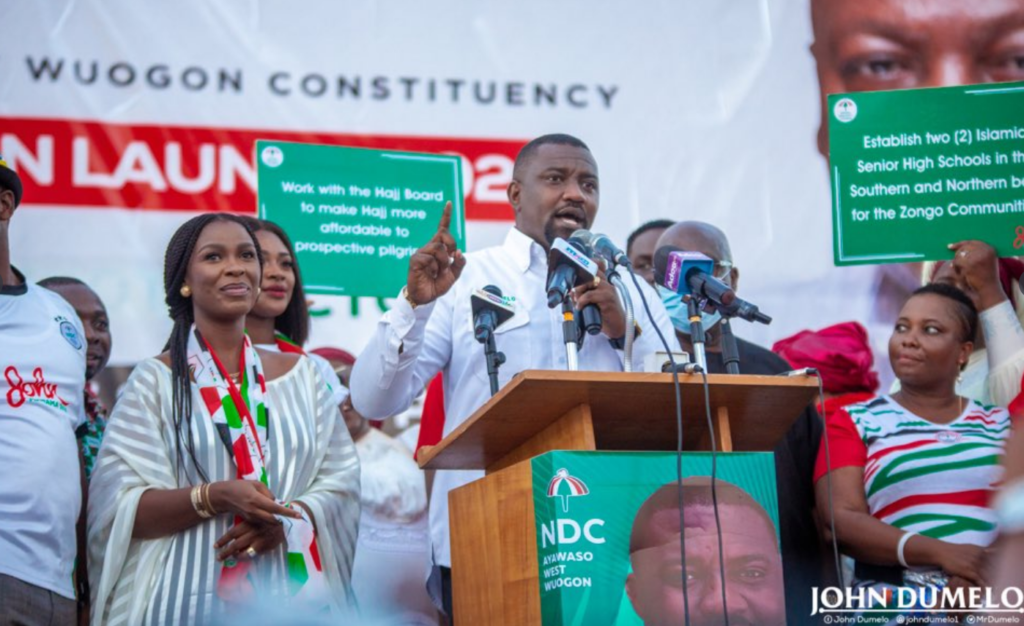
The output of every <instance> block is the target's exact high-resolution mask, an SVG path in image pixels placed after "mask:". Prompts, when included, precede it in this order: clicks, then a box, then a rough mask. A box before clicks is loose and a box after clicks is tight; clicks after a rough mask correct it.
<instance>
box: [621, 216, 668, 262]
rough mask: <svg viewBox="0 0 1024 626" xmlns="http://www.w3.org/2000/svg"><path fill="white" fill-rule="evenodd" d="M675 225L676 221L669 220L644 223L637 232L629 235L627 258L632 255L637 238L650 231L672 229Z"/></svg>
mask: <svg viewBox="0 0 1024 626" xmlns="http://www.w3.org/2000/svg"><path fill="white" fill-rule="evenodd" d="M673 224H675V221H673V220H667V219H657V220H651V221H649V222H644V223H643V224H640V226H639V227H638V228H637V229H636V230H634V231H633V232H631V233H629V237H628V238H627V239H626V256H629V255H630V253H632V251H633V242H634V241H636V238H637V237H639V236H640V235H642V234H644V233H646V232H647V231H649V230H665V229H666V228H669V227H671V226H672V225H673Z"/></svg>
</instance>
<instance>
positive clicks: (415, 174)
mask: <svg viewBox="0 0 1024 626" xmlns="http://www.w3.org/2000/svg"><path fill="white" fill-rule="evenodd" d="M256 163H257V168H256V171H257V181H258V182H257V190H258V192H257V196H258V200H257V202H258V204H259V216H260V217H261V218H263V219H267V220H270V221H272V222H276V223H277V224H278V225H280V226H281V227H282V228H283V229H284V230H285V232H287V233H288V236H289V237H290V238H291V239H292V243H293V245H294V247H295V254H296V256H297V257H298V262H299V266H300V267H301V269H302V278H303V282H304V284H305V288H306V291H307V292H308V293H312V294H317V293H320V294H334V295H347V296H371V297H393V296H395V295H396V294H397V293H398V291H399V290H400V289H401V288H402V285H404V284H405V281H406V275H407V272H408V267H409V257H410V256H411V255H412V254H413V253H414V252H415V251H416V250H417V249H418V248H420V247H421V246H423V245H424V244H425V243H427V241H428V240H429V239H430V238H431V237H433V235H434V233H435V232H436V231H437V226H438V222H439V221H440V219H441V213H442V211H443V210H444V206H445V203H446V202H451V203H452V221H451V229H450V230H451V233H452V236H453V237H454V238H455V240H456V242H457V245H458V246H459V248H460V249H462V250H465V241H466V238H465V212H464V207H463V194H462V182H461V164H460V163H459V158H458V157H456V156H450V155H440V154H419V153H411V152H396V151H392V150H369V149H365V148H349V147H343V146H325V145H313V144H302V143H289V142H283V141H262V140H261V141H257V142H256Z"/></svg>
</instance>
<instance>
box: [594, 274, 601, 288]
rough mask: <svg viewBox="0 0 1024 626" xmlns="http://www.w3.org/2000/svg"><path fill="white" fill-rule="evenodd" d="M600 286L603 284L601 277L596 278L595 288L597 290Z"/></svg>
mask: <svg viewBox="0 0 1024 626" xmlns="http://www.w3.org/2000/svg"><path fill="white" fill-rule="evenodd" d="M600 284H601V277H600V276H595V277H594V288H595V289H596V288H597V287H598V286H599V285H600Z"/></svg>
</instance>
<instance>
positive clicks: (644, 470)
mask: <svg viewBox="0 0 1024 626" xmlns="http://www.w3.org/2000/svg"><path fill="white" fill-rule="evenodd" d="M531 463H532V475H533V502H534V513H535V522H536V532H537V561H538V563H537V564H538V567H539V569H540V581H539V582H540V597H541V615H542V624H544V626H582V625H586V626H601V625H615V626H626V625H629V626H634V625H635V626H642V625H643V624H644V622H645V621H646V622H647V623H652V624H653V623H678V624H681V623H683V594H682V576H683V569H682V565H681V563H682V557H681V553H680V536H681V534H682V533H681V528H680V522H679V507H678V502H679V501H678V490H677V486H676V485H677V483H676V455H675V454H672V453H664V452H549V453H546V454H543V455H540V456H538V457H535V458H534V459H533V460H532V461H531ZM710 474H711V455H710V454H709V453H686V454H685V455H684V461H683V476H684V494H685V496H684V511H685V513H684V518H683V519H684V520H685V526H686V532H685V536H686V550H687V572H688V576H689V583H688V584H687V593H688V597H689V602H688V604H689V607H690V615H691V619H692V620H693V621H694V622H699V621H700V620H699V619H698V618H699V617H700V615H699V613H700V611H702V610H706V607H707V606H709V600H710V605H715V606H718V607H719V608H718V611H719V612H718V615H721V609H720V606H721V605H720V600H718V601H717V604H716V600H715V598H717V596H711V597H706V594H709V593H710V594H720V590H719V587H718V585H717V580H718V578H719V567H718V563H719V560H718V549H717V537H718V535H717V530H716V526H715V521H714V515H713V508H712V506H711V495H710V494H711V492H710V488H709V483H710V481H709V480H708V478H707V477H708V476H710ZM717 478H718V480H717V483H716V490H717V496H718V504H719V512H720V516H719V517H720V521H721V523H722V538H723V551H724V554H725V561H724V562H725V570H726V577H727V579H728V581H729V582H728V584H729V585H743V586H744V595H745V597H746V598H748V601H749V602H754V603H755V604H757V607H756V612H755V614H756V615H757V616H758V619H759V620H760V621H761V622H762V623H765V624H785V619H786V615H785V599H784V592H783V577H782V557H781V553H780V549H779V533H778V497H777V493H776V484H775V462H774V458H773V456H772V453H770V452H750V453H746V452H733V453H728V454H720V455H719V456H718V471H717ZM702 606H703V607H705V608H704V609H702V608H701V607H702ZM638 613H642V614H644V615H643V617H641V615H639V614H638Z"/></svg>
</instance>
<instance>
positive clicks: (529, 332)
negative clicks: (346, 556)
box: [352, 135, 678, 615]
mask: <svg viewBox="0 0 1024 626" xmlns="http://www.w3.org/2000/svg"><path fill="white" fill-rule="evenodd" d="M599 189H600V188H599V184H598V175H597V164H596V163H595V161H594V157H593V156H592V155H591V153H590V149H589V148H588V147H587V146H586V144H584V143H583V142H582V141H580V140H579V139H576V138H575V137H572V136H569V135H544V136H542V137H538V138H537V139H534V140H533V141H531V142H529V143H528V144H526V145H525V146H524V147H523V149H522V150H521V151H520V152H519V155H518V156H517V157H516V162H515V167H514V169H513V172H512V182H511V183H509V186H508V199H509V203H510V204H511V205H512V208H513V209H515V227H514V228H512V230H510V231H509V233H508V236H507V237H506V238H505V242H504V244H502V245H500V246H495V247H491V248H486V249H484V250H479V251H477V252H473V253H469V254H466V255H463V254H462V252H460V251H459V250H457V249H456V247H455V240H454V238H452V236H451V234H450V233H449V232H448V226H449V222H450V220H451V207H450V206H448V207H445V212H444V215H443V216H442V218H441V224H440V226H439V228H438V231H437V233H436V234H435V235H434V237H433V238H432V239H431V240H430V241H429V242H428V243H427V244H426V245H425V246H423V247H422V248H420V249H419V250H417V251H416V253H415V254H414V255H413V256H412V257H411V258H410V259H409V275H408V281H407V283H406V286H405V288H403V289H402V293H401V294H400V295H399V297H398V299H397V301H396V303H395V306H394V308H392V309H391V310H390V311H388V312H387V313H385V314H384V316H383V317H382V318H381V321H380V323H379V324H378V326H377V330H376V332H375V334H374V336H373V337H372V338H371V339H370V342H369V344H368V345H367V347H366V349H365V350H364V351H363V353H362V354H361V355H360V356H359V358H358V359H357V360H356V365H355V368H354V369H353V371H352V401H353V404H354V406H355V408H356V410H358V411H359V412H360V413H362V414H363V415H365V416H366V417H369V418H377V417H381V418H383V417H386V416H388V415H394V414H396V413H399V412H401V411H403V410H405V409H406V408H407V407H408V406H409V405H410V403H411V402H412V400H413V398H414V397H415V396H416V395H418V394H419V392H420V391H422V390H423V388H424V387H425V386H426V384H427V383H428V382H429V381H430V380H431V379H432V378H433V377H434V376H435V375H436V374H437V373H438V372H443V374H444V398H445V416H446V419H445V425H444V433H445V435H447V434H449V433H451V432H452V430H454V429H455V428H456V427H457V426H458V425H459V424H461V423H462V422H464V421H465V420H466V419H467V418H468V417H469V416H470V415H472V414H473V412H474V411H476V410H477V409H478V408H479V407H480V406H482V405H483V404H484V403H485V402H486V401H487V399H488V398H489V397H490V386H489V381H488V376H487V365H486V362H485V359H484V349H483V346H482V345H481V344H480V343H478V342H477V340H476V339H475V338H474V335H473V313H472V309H471V302H470V296H471V294H472V293H473V292H474V291H476V290H478V289H482V288H484V287H485V286H489V285H493V286H496V287H498V288H499V289H500V290H501V295H502V297H503V299H504V300H505V302H506V303H509V304H511V305H512V306H513V307H514V310H515V314H514V315H513V316H512V318H511V319H509V320H508V321H507V322H505V323H504V324H502V325H501V326H499V327H498V328H497V330H496V331H495V335H494V336H495V342H496V344H497V349H498V350H500V351H502V352H503V353H504V354H505V356H506V358H507V360H506V362H505V364H504V365H503V366H502V367H501V370H500V376H499V382H500V384H501V385H502V386H504V385H505V384H506V383H508V381H509V380H510V379H511V378H512V376H513V375H515V374H517V373H518V372H520V371H522V370H526V369H567V359H566V351H565V348H564V343H563V338H562V337H563V335H562V313H561V311H560V310H559V309H558V308H553V309H552V308H548V304H547V296H546V289H547V277H548V261H547V259H548V251H549V249H550V247H551V245H552V242H554V240H555V239H556V238H559V237H561V238H563V239H568V238H569V237H570V236H571V235H572V233H573V232H575V231H576V230H577V229H581V228H586V229H589V228H590V226H591V224H592V223H593V222H594V218H595V217H596V216H597V208H598V200H599V196H600V193H599ZM625 282H626V283H627V286H628V288H629V290H630V293H631V295H632V299H633V302H634V303H635V310H636V311H637V323H638V325H639V333H638V336H637V337H636V340H635V343H634V344H633V369H634V371H639V370H640V369H641V366H642V364H643V361H644V357H645V356H646V355H648V354H651V353H654V352H655V351H657V350H664V348H663V347H662V346H661V343H660V341H659V339H658V336H657V333H656V332H655V331H654V328H653V327H651V325H650V321H649V320H648V319H647V316H646V314H644V313H643V307H642V305H641V304H640V296H639V295H638V294H637V292H636V290H635V288H634V287H633V285H632V284H631V281H630V280H628V279H627V280H626V281H625ZM642 288H643V289H644V295H645V297H646V298H647V301H648V302H649V303H650V305H651V312H652V313H653V314H654V318H655V321H656V323H657V325H658V327H659V328H660V329H661V332H662V334H663V335H664V336H665V338H666V340H668V341H669V342H670V343H669V345H670V346H672V348H673V349H674V350H678V344H677V343H676V340H675V333H673V332H672V324H671V322H670V321H669V319H668V315H667V314H666V313H665V309H664V307H663V306H662V304H661V302H660V301H659V300H658V297H657V295H656V294H655V293H654V291H653V290H651V289H649V288H648V287H647V285H646V284H643V285H642ZM573 299H574V300H575V306H576V308H577V309H578V310H582V309H583V307H584V306H586V305H588V304H594V305H596V306H597V307H598V308H599V309H600V312H601V320H602V326H601V332H600V333H598V334H596V335H590V336H587V337H586V339H585V341H584V342H583V345H582V347H581V348H580V350H579V366H580V369H584V370H593V371H616V372H617V371H622V369H623V366H622V361H623V353H622V350H621V349H620V348H619V347H617V346H620V345H621V344H620V343H619V341H618V340H620V339H621V338H622V337H623V336H624V335H625V332H626V316H625V312H624V311H623V309H622V306H621V304H620V303H619V300H618V295H617V293H616V291H615V289H614V288H613V287H612V286H611V285H610V284H609V282H608V281H607V280H606V279H605V275H604V272H599V273H598V276H597V279H595V280H594V281H593V282H591V283H588V284H586V285H581V286H578V287H576V289H575V290H574V292H573ZM635 418H636V419H641V416H636V417H635ZM627 419H628V417H627ZM481 477H483V472H482V471H438V472H437V476H436V478H435V480H434V486H433V490H432V494H431V501H430V534H431V541H432V543H433V561H434V565H435V568H434V571H433V572H432V573H431V579H432V580H431V584H430V585H429V586H430V590H431V593H432V595H434V596H435V601H436V595H437V591H438V587H437V585H436V578H435V576H439V577H440V581H441V583H442V584H441V591H442V594H441V595H442V599H443V608H444V611H445V613H447V614H448V615H451V570H450V567H451V547H450V542H449V534H448V492H449V491H450V490H452V489H454V488H456V487H459V486H461V485H464V484H466V483H469V482H472V481H473V480H476V479H478V478H481Z"/></svg>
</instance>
